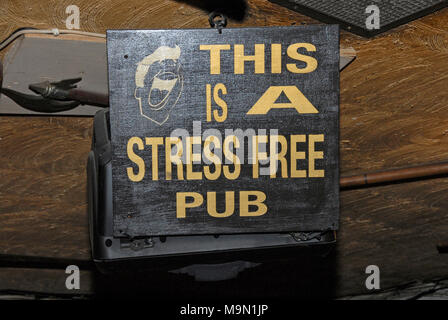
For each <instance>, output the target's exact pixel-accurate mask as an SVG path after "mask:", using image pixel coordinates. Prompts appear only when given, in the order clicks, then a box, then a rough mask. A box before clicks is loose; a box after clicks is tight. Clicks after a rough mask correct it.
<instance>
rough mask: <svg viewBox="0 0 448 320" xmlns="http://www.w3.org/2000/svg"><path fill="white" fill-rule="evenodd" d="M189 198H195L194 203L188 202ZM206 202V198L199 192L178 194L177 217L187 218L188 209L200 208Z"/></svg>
mask: <svg viewBox="0 0 448 320" xmlns="http://www.w3.org/2000/svg"><path fill="white" fill-rule="evenodd" d="M187 197H190V198H193V201H192V202H188V203H187V201H186V199H187ZM203 202H204V197H202V195H201V194H199V193H197V192H177V193H176V216H177V217H178V218H185V217H186V211H187V210H186V209H187V208H195V207H199V206H200V205H201V204H202V203H203Z"/></svg>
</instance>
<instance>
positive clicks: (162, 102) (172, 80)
mask: <svg viewBox="0 0 448 320" xmlns="http://www.w3.org/2000/svg"><path fill="white" fill-rule="evenodd" d="M179 56H180V48H179V47H178V46H175V47H174V48H170V47H166V46H161V47H159V48H157V49H156V50H155V51H154V52H153V53H152V54H150V55H149V56H146V57H145V58H144V59H143V60H142V61H140V62H139V63H138V65H137V69H136V71H135V86H136V88H135V93H134V96H135V98H136V99H137V101H138V104H139V107H140V113H141V115H142V116H143V117H145V118H148V119H149V120H151V121H154V122H155V123H157V124H158V125H162V124H163V123H165V121H166V120H168V118H169V116H170V113H171V110H172V109H173V108H174V106H175V105H176V103H177V101H178V100H179V97H180V95H181V94H182V89H183V76H182V69H181V65H180V64H179V62H178V60H179Z"/></svg>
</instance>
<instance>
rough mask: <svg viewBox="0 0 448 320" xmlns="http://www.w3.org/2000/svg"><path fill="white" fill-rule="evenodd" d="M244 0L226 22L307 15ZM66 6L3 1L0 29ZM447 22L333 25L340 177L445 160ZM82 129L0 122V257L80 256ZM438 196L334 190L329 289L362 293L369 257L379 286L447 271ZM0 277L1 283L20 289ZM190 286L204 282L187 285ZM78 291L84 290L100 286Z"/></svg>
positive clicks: (58, 22) (170, 17)
mask: <svg viewBox="0 0 448 320" xmlns="http://www.w3.org/2000/svg"><path fill="white" fill-rule="evenodd" d="M247 3H248V12H247V15H246V18H245V19H244V20H242V21H239V22H235V21H233V20H229V24H228V27H237V26H272V25H291V24H301V23H316V22H315V21H312V20H311V19H310V18H307V17H305V16H302V15H300V14H297V13H295V12H293V11H289V10H287V9H285V8H282V7H280V6H277V5H275V4H272V3H270V2H268V1H262V0H250V1H248V2H247ZM67 5H68V4H67V3H66V2H63V1H61V2H59V1H58V2H57V3H55V2H53V1H40V2H39V3H35V4H34V3H31V4H27V5H26V6H25V5H24V4H22V3H19V2H16V1H12V0H9V1H6V2H5V6H2V7H1V8H0V12H1V13H2V14H0V35H1V37H2V38H4V37H5V36H7V35H8V34H9V33H10V32H12V31H13V30H14V29H16V28H18V27H22V26H24V25H25V24H27V25H29V26H35V27H39V28H46V27H59V28H64V27H65V25H64V22H63V21H65V18H66V14H65V7H66V6H67ZM77 5H78V6H79V7H80V9H81V12H85V17H84V18H83V19H82V20H81V28H82V29H83V30H85V31H96V32H105V30H106V28H108V29H112V28H139V29H142V28H157V29H159V28H195V27H196V28H208V27H209V25H208V18H207V12H205V11H202V10H201V9H198V8H196V7H194V6H190V5H188V4H187V3H184V2H175V1H137V0H131V1H126V2H123V1H119V0H109V1H102V2H101V3H94V2H91V1H87V0H79V1H77ZM25 12H26V16H25ZM179 16H181V17H183V18H182V19H179ZM447 21H448V10H447V9H443V10H441V11H439V12H437V13H435V14H432V15H429V16H427V17H424V18H421V19H419V20H417V21H415V22H412V23H410V24H408V25H404V26H401V27H399V28H397V29H395V30H393V31H389V32H387V33H385V34H383V35H381V36H378V37H376V38H374V39H370V40H366V39H363V38H360V37H357V36H354V35H351V34H348V33H345V32H342V33H341V45H342V46H352V47H354V49H356V51H357V59H356V60H355V61H354V62H353V63H352V64H351V65H350V66H349V67H348V68H346V69H345V70H344V71H343V72H342V73H341V120H340V121H341V122H340V123H341V144H340V148H341V175H343V176H348V175H357V174H362V173H364V172H374V171H380V170H386V169H390V168H400V167H407V166H410V165H414V164H418V163H434V162H441V161H446V159H447V155H448V130H447V128H448V118H447V117H446V114H447V111H448V104H447V101H448V92H447V91H446V88H447V87H448V76H447V74H448V29H447V28H448V27H447V26H448V23H447ZM2 53H3V52H2ZM91 125H92V119H90V118H70V119H67V118H54V117H33V118H31V117H1V118H0V150H1V152H0V163H1V165H0V176H1V177H2V179H1V180H0V229H1V232H0V251H1V253H8V254H16V255H32V256H44V257H60V258H72V259H85V260H89V259H90V252H89V243H88V229H87V214H86V212H87V206H86V191H85V186H86V176H85V163H86V157H87V153H88V151H89V149H90V138H91ZM447 194H448V184H447V179H446V178H437V179H431V180H425V181H413V182H411V183H400V184H391V185H387V186H377V187H372V188H365V189H360V190H349V191H343V192H342V193H341V220H340V223H341V230H340V232H339V233H338V243H337V250H336V257H335V263H334V265H333V266H332V267H333V269H332V271H333V272H334V274H335V276H336V280H335V281H336V282H335V286H334V292H332V294H334V295H336V296H347V295H353V294H361V293H368V292H367V291H366V289H365V287H364V281H365V276H366V275H365V273H364V271H365V268H366V266H367V265H370V264H377V265H378V266H380V268H381V281H382V282H381V286H382V288H391V287H395V286H398V285H402V284H405V283H409V282H411V281H414V280H428V279H429V280H430V279H435V278H443V277H446V276H447V268H446V265H447V263H448V255H446V254H439V253H438V252H437V248H436V245H437V244H438V243H439V242H446V240H447V234H448V227H447V226H446V223H445V222H446V221H447V219H448V213H447V211H446V208H447V206H448V197H447ZM21 270H22V269H17V270H12V271H11V269H9V270H8V273H6V272H5V269H0V275H5V276H4V277H2V279H12V275H11V273H9V272H15V276H14V279H21V277H22V276H23V273H21V272H22V271H21ZM288 275H293V276H292V277H289V281H290V283H291V284H298V283H299V282H300V279H299V278H298V276H297V275H295V273H293V272H292V271H291V272H289V273H288ZM294 275H295V276H294ZM60 276H61V273H57V275H54V276H51V278H50V279H52V280H51V281H49V282H45V281H44V284H42V287H41V290H44V291H51V290H56V289H57V288H56V287H55V286H53V285H52V284H53V283H54V282H52V281H54V279H59V277H60ZM64 276H65V274H64ZM257 276H259V274H257ZM248 277H249V276H248ZM265 278H266V279H270V273H269V272H268V273H267V275H266V276H265ZM34 279H44V277H41V276H36V277H35V278H34ZM177 279H178V278H176V279H175V280H176V281H177ZM33 281H34V280H33ZM58 281H59V280H58ZM173 281H174V280H173ZM0 283H6V280H0ZM9 283H10V284H9V285H8V286H7V287H8V288H10V289H11V288H13V287H16V288H19V287H20V288H23V287H28V286H27V285H24V286H22V285H21V284H20V283H18V282H15V284H14V283H13V282H9ZM165 283H167V287H170V285H171V286H172V283H170V282H165ZM286 283H287V282H286V280H284V281H281V282H277V283H275V282H274V281H273V282H269V284H270V285H271V287H270V288H275V291H277V296H285V295H287V296H292V295H293V293H294V291H290V290H286V289H283V291H282V285H284V284H286ZM189 284H190V283H189ZM232 284H234V282H232ZM199 286H202V288H203V287H205V286H206V285H204V284H193V285H192V286H191V287H190V288H191V290H194V289H197V287H199ZM209 286H210V288H213V289H217V288H219V286H217V285H209ZM266 287H267V288H269V286H266ZM266 287H265V288H266ZM235 288H236V289H235ZM283 288H284V286H283ZM88 289H89V290H90V292H94V291H95V290H98V285H96V286H95V285H93V284H92V285H91V286H90V287H89V288H88ZM237 289H241V287H234V289H233V290H230V289H229V291H228V292H230V294H234V295H233V297H235V296H236V294H241V295H245V296H246V297H248V296H255V295H257V294H258V295H259V294H260V293H259V291H257V288H254V289H251V288H245V290H244V291H242V290H237ZM258 289H259V288H258ZM215 292H217V291H215Z"/></svg>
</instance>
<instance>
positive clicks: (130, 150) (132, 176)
mask: <svg viewBox="0 0 448 320" xmlns="http://www.w3.org/2000/svg"><path fill="white" fill-rule="evenodd" d="M135 144H136V145H137V148H138V150H143V148H144V146H143V140H142V139H140V138H139V137H132V138H130V139H129V141H128V145H127V151H128V158H129V160H131V161H132V162H134V163H135V164H136V165H137V166H138V173H137V174H135V173H134V169H133V168H130V167H128V168H126V171H127V173H128V177H129V180H131V181H134V182H139V181H142V179H143V177H144V176H145V162H144V161H143V159H142V158H141V157H139V156H138V155H136V154H135V153H134V145H135Z"/></svg>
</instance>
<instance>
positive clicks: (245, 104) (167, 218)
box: [107, 25, 339, 237]
mask: <svg viewBox="0 0 448 320" xmlns="http://www.w3.org/2000/svg"><path fill="white" fill-rule="evenodd" d="M107 41H108V43H107V56H108V61H109V86H110V88H109V90H110V92H111V95H110V97H109V101H110V122H111V123H110V127H111V140H112V150H113V151H112V152H113V156H112V176H113V179H112V190H114V191H113V193H114V194H113V198H114V199H113V203H114V234H115V236H123V233H124V234H127V235H130V236H134V237H135V236H146V235H181V234H184V235H185V234H190V235H191V234H229V233H259V232H285V231H290V232H293V231H297V230H300V231H315V230H335V229H337V228H338V227H337V226H338V222H339V161H338V160H339V149H338V145H339V140H338V139H339V105H338V103H339V98H338V96H339V52H338V51H339V27H338V26H335V25H331V26H307V27H304V26H290V27H287V28H285V27H277V28H250V29H248V28H245V29H240V28H234V29H229V30H223V31H222V33H221V34H219V33H218V32H217V31H216V30H213V29H205V30H191V29H189V30H176V31H169V30H168V31H167V30H158V31H138V32H134V31H126V30H125V31H123V30H118V31H117V30H112V31H108V40H107ZM298 41H300V42H303V43H310V44H312V45H314V46H315V47H316V48H317V49H316V52H314V53H307V55H308V56H310V57H312V58H313V59H316V61H318V63H319V66H317V67H316V69H315V70H314V71H311V70H310V72H308V73H306V74H299V73H294V72H290V71H289V70H287V68H286V66H285V65H286V64H287V63H291V62H292V63H297V66H298V68H302V69H303V68H305V66H303V65H306V64H304V63H303V62H299V63H298V62H297V60H294V59H286V58H289V57H283V59H282V58H277V57H276V56H275V54H274V53H273V49H271V45H270V44H271V43H274V42H275V43H277V44H280V46H281V49H280V50H281V52H282V53H283V54H286V50H287V49H286V48H288V47H289V46H290V45H291V44H294V43H295V42H298ZM223 43H225V44H228V45H229V50H223V52H222V53H221V54H220V58H219V62H220V70H219V71H218V72H216V73H217V74H212V72H211V70H212V68H213V67H212V64H211V60H212V59H211V53H210V52H211V51H210V52H209V50H204V49H200V48H201V46H202V45H208V46H212V45H222V44H223ZM240 43H243V52H244V54H245V55H249V54H254V50H255V49H254V46H258V45H263V46H264V50H263V51H264V52H265V53H264V54H263V55H259V54H258V53H256V56H257V60H258V61H260V59H259V58H261V59H262V60H261V61H262V62H263V65H266V70H262V71H260V70H258V68H256V69H255V71H254V67H253V63H252V64H247V63H246V65H245V67H244V62H243V64H242V66H243V69H244V70H242V71H238V70H237V65H238V64H237V59H236V58H234V53H233V52H235V55H236V52H237V50H236V46H237V45H238V44H240ZM162 46H163V47H162ZM167 47H168V48H173V49H172V50H173V53H171V54H173V55H174V56H171V57H169V59H171V60H167V61H173V62H174V61H175V63H174V65H173V66H172V65H168V66H167V67H163V68H160V67H158V65H157V64H155V63H154V64H152V65H151V67H150V68H149V71H147V72H144V73H141V70H142V69H141V65H143V64H142V63H143V62H144V61H146V60H147V59H148V57H151V56H150V55H152V54H154V53H156V52H160V51H158V50H159V49H161V48H167ZM174 48H175V49H174ZM176 49H177V50H176ZM167 50H168V49H167ZM299 51H300V52H301V53H302V54H303V53H304V52H307V51H306V50H303V49H302V48H301V49H299ZM176 52H177V55H178V56H176V57H175V55H176ZM255 52H256V51H255ZM288 52H289V49H288ZM124 57H125V58H124ZM164 59H168V58H164ZM271 60H273V61H276V62H277V63H279V65H280V69H281V70H280V71H278V74H275V72H277V71H275V70H273V67H272V66H271ZM287 61H288V62H287ZM160 63H161V65H164V64H163V61H161V62H160ZM213 64H214V63H213ZM136 66H138V67H137V69H136ZM263 69H264V68H263ZM136 70H137V71H136ZM168 71H169V72H170V74H171V76H172V77H173V79H170V81H174V85H173V87H172V88H169V89H168V88H167V89H165V90H163V91H160V90H162V89H160V90H158V88H159V85H158V82H156V79H157V80H159V81H160V82H162V83H163V81H164V80H162V79H165V78H163V74H162V75H161V76H159V73H161V72H168ZM239 72H241V73H243V74H238V73H239ZM167 74H168V73H167ZM137 75H139V76H140V77H142V83H141V84H139V83H136V79H137ZM156 77H161V78H156ZM152 79H154V80H152ZM218 83H220V85H221V86H222V88H223V90H224V94H225V95H224V94H220V97H221V98H222V99H223V100H224V101H225V102H224V103H225V106H224V105H222V104H220V103H219V101H218V100H216V101H215V100H213V99H217V98H213V99H210V102H209V103H210V105H209V106H210V108H211V107H212V105H213V109H215V110H216V111H213V112H219V113H218V114H222V116H219V117H221V118H220V119H218V116H214V117H212V116H211V114H210V115H207V114H208V112H207V111H206V110H207V107H206V105H207V103H208V102H206V101H207V99H208V98H207V97H206V96H207V94H206V91H207V90H206V87H207V86H210V88H212V87H213V88H217V86H218ZM136 84H137V85H136ZM291 85H294V87H293V88H295V89H296V90H297V92H300V94H301V95H303V100H306V101H307V102H308V104H309V106H307V107H306V108H305V107H303V108H302V109H301V110H300V109H299V108H300V107H297V106H296V108H297V110H296V109H294V108H292V107H291V108H282V109H276V110H270V111H269V112H268V111H267V110H264V111H260V110H257V111H256V109H257V107H258V106H260V107H261V105H262V104H263V102H262V101H266V100H263V99H264V98H265V97H267V96H268V95H269V93H270V92H271V93H272V91H270V90H271V89H274V86H277V87H278V88H285V87H283V86H291ZM215 86H216V87H215ZM153 89H154V91H156V92H157V91H159V92H167V94H166V95H160V96H157V95H156V94H152V92H154V91H153ZM213 90H214V92H215V89H213ZM281 90H282V91H283V89H281ZM210 92H211V89H210ZM280 94H283V95H284V98H283V99H284V100H283V102H284V103H290V102H289V100H291V101H294V100H293V99H294V97H296V99H297V100H299V99H300V98H299V96H298V95H296V96H295V95H294V94H293V93H288V91H287V90H286V89H285V91H283V93H282V92H279V94H278V95H277V96H276V97H275V96H274V101H275V102H277V101H279V100H281V99H282V98H281V96H280ZM274 95H275V93H274ZM136 97H139V98H138V101H137V100H136ZM300 101H301V102H300V104H302V105H304V104H305V103H304V102H302V100H300ZM148 102H149V103H150V104H151V103H152V104H151V105H150V104H148ZM216 104H220V107H218V106H216ZM291 105H292V104H291ZM221 108H222V109H221ZM261 108H263V107H261ZM308 108H309V109H308ZM224 110H225V111H224ZM265 113H266V114H265ZM209 116H210V119H208V117H209ZM198 123H200V128H198ZM175 130H177V132H179V130H183V131H184V132H188V134H189V135H190V137H193V135H194V136H196V137H197V138H198V139H199V142H196V141H193V144H192V145H194V146H192V147H191V148H192V149H193V150H194V151H193V150H192V151H191V153H194V154H195V155H200V154H204V155H205V153H203V152H202V151H196V147H198V148H199V149H201V150H205V148H206V147H205V143H202V144H201V141H202V140H205V139H206V138H207V136H211V133H210V132H208V133H207V131H210V130H213V131H214V132H219V134H218V133H213V134H216V137H215V138H216V140H218V139H219V140H218V141H220V142H219V145H218V146H217V148H215V146H216V145H213V152H214V153H215V154H218V156H217V158H218V157H219V160H220V161H221V162H220V163H219V164H216V162H215V161H213V163H214V164H213V165H212V167H213V169H211V172H214V173H217V176H216V177H215V178H213V179H212V178H209V176H208V175H207V174H206V171H205V169H206V168H209V165H208V164H210V162H208V164H206V163H205V162H204V161H201V162H200V163H199V164H197V165H196V161H194V164H195V165H194V169H192V170H194V171H195V174H194V175H195V176H193V174H191V175H190V173H189V172H188V169H186V168H187V167H188V164H187V163H188V161H189V160H188V158H189V156H188V157H185V154H187V153H188V152H189V151H187V150H188V149H189V147H188V142H187V141H188V140H187V139H188V137H182V139H181V140H180V142H181V143H182V144H181V145H182V146H183V147H182V150H183V153H182V154H183V155H184V156H183V157H182V159H183V163H184V164H186V165H185V166H184V165H181V166H177V165H176V166H174V165H171V161H172V160H169V159H170V158H169V157H168V156H165V152H170V147H169V144H168V142H165V143H162V145H161V146H151V147H150V146H146V147H144V148H143V149H144V150H138V149H137V146H135V145H134V143H133V142H132V140H131V139H132V137H137V139H139V141H140V142H141V143H142V144H143V143H144V142H143V141H145V140H144V139H145V138H144V137H160V139H165V138H166V137H170V136H173V134H175ZM228 130H231V132H234V130H235V131H237V132H235V133H232V134H234V135H235V136H234V137H235V138H236V139H237V141H238V142H233V143H232V144H231V148H232V150H233V151H232V152H234V153H235V154H237V156H238V158H239V163H240V164H234V162H231V163H232V164H230V165H228V163H229V162H228V161H225V160H227V159H224V154H223V153H222V152H224V153H225V151H224V150H225V149H226V147H225V145H226V144H227V142H226V140H227V137H229V136H231V134H230V133H228ZM273 130H277V133H275V134H274V133H273ZM196 131H199V132H196ZM238 131H239V132H240V133H238ZM243 131H244V132H250V131H252V132H253V134H252V137H250V136H247V138H246V137H244V135H246V133H242V132H243ZM263 132H264V133H263ZM263 134H264V135H266V139H267V140H266V144H264V143H259V145H260V147H256V145H257V144H258V142H257V143H255V142H252V141H253V140H254V139H253V137H256V135H263ZM277 135H281V137H283V138H284V139H285V145H284V146H283V147H282V148H283V150H284V152H285V159H290V158H291V159H295V158H293V157H295V155H294V154H295V153H294V152H295V151H292V150H293V148H294V150H295V149H296V147H297V149H298V150H302V151H303V150H307V148H312V149H315V150H318V151H319V152H322V154H324V156H322V157H319V156H318V158H319V160H316V161H315V162H314V160H310V158H311V157H312V155H311V153H309V152H308V151H307V152H306V156H305V154H304V156H303V158H306V159H307V160H299V161H297V160H291V161H289V160H287V161H285V162H288V164H287V165H286V166H282V168H281V169H279V170H278V173H276V175H275V177H276V178H272V177H271V176H266V175H263V173H262V171H263V169H261V167H264V166H263V165H260V166H259V167H258V160H256V161H257V167H255V164H253V157H254V156H253V154H252V153H253V150H258V148H260V149H261V148H262V147H263V146H264V147H265V148H266V149H267V150H269V148H272V146H273V145H274V146H275V145H276V144H277V142H273V139H274V138H273V136H277ZM295 135H303V137H304V138H305V140H304V141H303V142H304V143H294V142H292V141H293V136H295ZM311 135H315V136H316V137H317V135H321V136H322V138H321V140H318V141H319V143H316V144H314V142H311V141H312V140H311V139H312V138H311ZM175 136H176V137H177V136H178V134H175ZM201 136H202V138H201ZM218 137H219V138H218ZM134 139H135V138H134ZM141 139H143V140H141ZM257 139H259V138H257ZM162 141H163V140H162ZM286 141H287V142H286ZM290 141H291V142H290ZM268 143H269V144H268ZM129 146H131V148H132V150H133V152H135V154H136V155H138V157H139V158H140V157H141V158H140V159H142V160H143V161H144V162H145V163H146V166H147V168H148V169H147V170H145V172H144V171H143V170H142V169H141V168H139V167H138V166H137V164H136V161H135V158H132V157H131V156H130V155H129V153H128V148H129ZM132 146H133V147H132ZM176 148H177V147H176ZM156 149H157V150H158V155H157V156H156V157H155V158H152V156H151V153H152V152H153V150H156ZM164 149H165V150H168V151H163V150H164ZM175 150H177V149H175ZM176 152H177V151H176ZM181 152H182V151H181ZM204 152H205V151H204ZM256 152H258V151H256ZM270 155H271V157H272V153H270ZM193 157H194V156H193ZM257 157H258V156H257ZM260 157H261V156H260ZM297 158H299V157H297ZM320 158H322V159H320ZM130 159H134V160H133V161H131V160H130ZM151 159H152V161H153V162H152V165H150V166H151V167H152V168H153V169H154V168H156V169H157V173H156V174H155V175H154V174H153V173H152V172H151V169H149V167H148V165H149V163H150V162H151ZM154 161H155V162H154ZM190 161H191V162H190V163H193V160H191V159H190ZM224 161H225V162H224ZM271 161H272V160H271ZM308 162H309V163H310V164H309V165H308ZM154 163H155V164H154ZM221 163H222V165H221ZM224 163H227V165H224ZM293 163H294V167H293V166H292V164H293ZM297 163H299V164H298V167H297V170H302V172H305V174H304V177H303V178H299V177H297V176H296V177H294V174H295V170H296V169H295V167H296V165H297ZM311 166H312V167H313V168H314V166H315V167H316V168H317V169H318V170H320V171H321V172H323V173H324V174H322V176H321V177H313V176H312V173H311V172H310V170H308V167H311ZM126 167H131V168H132V170H133V174H132V175H129V174H128V172H127V171H126V169H124V168H126ZM192 167H193V165H192ZM226 167H227V168H230V169H229V170H230V172H233V171H234V170H235V172H236V175H235V176H234V177H231V176H230V175H229V174H226V171H225V170H226ZM176 168H177V170H176ZM234 168H235V169H234ZM254 168H256V169H254ZM293 168H294V169H293ZM178 169H181V170H182V171H181V174H179V173H178V172H179V171H178ZM128 170H129V169H128ZM168 170H169V172H170V174H168ZM280 170H281V173H280ZM176 171H177V172H176ZM185 171H186V172H185ZM253 172H254V173H253ZM255 172H256V174H255ZM284 172H285V173H286V175H285V176H284V175H283V173H284ZM140 173H143V175H142V177H141V178H137V177H136V176H134V175H138V174H140ZM296 175H297V174H296ZM210 192H212V193H214V194H215V199H214V200H212V199H210V198H211V197H209V193H210ZM230 192H232V194H233V196H231V200H225V201H224V197H227V196H228V195H230V194H231V193H230ZM243 192H249V193H250V194H251V195H252V196H254V197H256V198H257V199H260V198H262V200H261V201H262V204H261V203H260V204H257V201H255V202H252V203H253V207H252V208H251V209H249V207H247V209H245V205H244V204H243V203H245V201H246V200H244V196H242V193H243ZM182 193H186V194H195V195H197V196H198V197H202V199H203V200H202V201H201V202H202V204H201V205H197V206H195V207H194V208H189V209H183V210H184V211H183V212H182V211H181V210H179V207H183V205H182V204H183V203H190V202H191V201H192V200H191V196H188V200H185V201H182V200H180V199H178V197H179V195H181V194H182ZM224 193H225V196H224ZM154 195H157V196H156V197H155V196H154ZM251 201H253V200H251ZM209 207H212V208H215V210H216V213H215V214H217V213H218V212H219V217H220V218H218V219H217V218H216V215H214V214H213V213H212V212H211V211H210V209H209ZM229 208H232V209H230V211H228V210H229ZM263 208H264V209H263ZM246 210H247V212H246ZM257 211H259V212H257ZM260 213H261V214H260ZM212 215H213V216H212Z"/></svg>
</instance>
